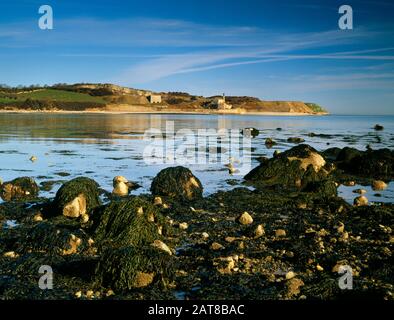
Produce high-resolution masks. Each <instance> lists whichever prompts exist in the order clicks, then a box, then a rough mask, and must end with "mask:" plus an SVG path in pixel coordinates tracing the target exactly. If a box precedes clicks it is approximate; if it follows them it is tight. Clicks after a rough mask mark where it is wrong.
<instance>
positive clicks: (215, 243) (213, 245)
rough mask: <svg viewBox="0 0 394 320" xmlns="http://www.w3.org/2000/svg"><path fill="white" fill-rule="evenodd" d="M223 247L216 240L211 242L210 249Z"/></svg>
mask: <svg viewBox="0 0 394 320" xmlns="http://www.w3.org/2000/svg"><path fill="white" fill-rule="evenodd" d="M223 248H224V247H223V246H222V245H221V244H220V243H218V242H213V243H212V244H211V249H212V250H215V251H216V250H221V249H223Z"/></svg>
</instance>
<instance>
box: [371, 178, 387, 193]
mask: <svg viewBox="0 0 394 320" xmlns="http://www.w3.org/2000/svg"><path fill="white" fill-rule="evenodd" d="M386 188H387V184H386V182H384V181H382V180H374V181H373V182H372V189H373V190H375V191H382V190H384V189H386Z"/></svg>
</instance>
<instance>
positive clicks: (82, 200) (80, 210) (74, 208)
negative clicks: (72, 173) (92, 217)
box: [63, 193, 86, 218]
mask: <svg viewBox="0 0 394 320" xmlns="http://www.w3.org/2000/svg"><path fill="white" fill-rule="evenodd" d="M85 214H86V197H85V195H84V194H83V193H81V194H79V195H78V196H77V197H76V198H74V199H73V200H71V201H70V202H68V203H66V204H65V206H64V208H63V215H64V216H66V217H69V218H78V217H79V216H81V215H85Z"/></svg>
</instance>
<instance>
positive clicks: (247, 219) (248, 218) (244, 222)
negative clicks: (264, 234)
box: [237, 211, 253, 225]
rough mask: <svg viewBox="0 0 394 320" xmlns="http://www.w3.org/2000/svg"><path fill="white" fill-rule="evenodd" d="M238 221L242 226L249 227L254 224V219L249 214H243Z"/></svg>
mask: <svg viewBox="0 0 394 320" xmlns="http://www.w3.org/2000/svg"><path fill="white" fill-rule="evenodd" d="M237 221H238V222H239V223H240V224H242V225H249V224H252V223H253V218H252V216H251V215H250V214H249V213H248V212H246V211H245V212H244V213H242V214H241V215H240V216H239V217H238V218H237Z"/></svg>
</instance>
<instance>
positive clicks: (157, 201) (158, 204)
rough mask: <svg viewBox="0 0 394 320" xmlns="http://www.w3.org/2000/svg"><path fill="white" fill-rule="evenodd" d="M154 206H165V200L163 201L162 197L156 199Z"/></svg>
mask: <svg viewBox="0 0 394 320" xmlns="http://www.w3.org/2000/svg"><path fill="white" fill-rule="evenodd" d="M153 204H154V205H155V206H161V205H162V204H163V200H162V199H161V198H160V197H155V198H154V199H153Z"/></svg>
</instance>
